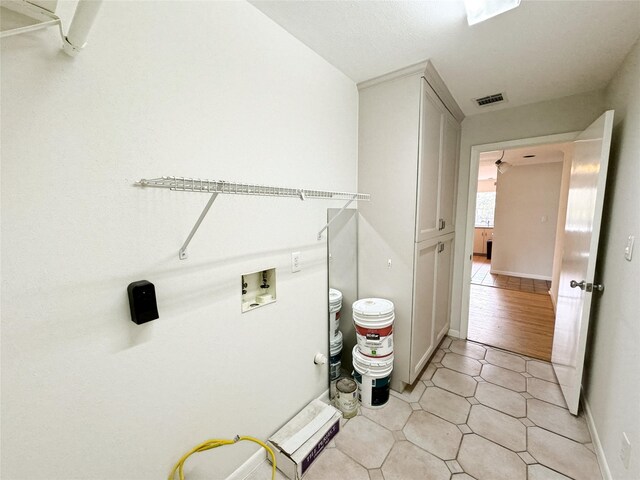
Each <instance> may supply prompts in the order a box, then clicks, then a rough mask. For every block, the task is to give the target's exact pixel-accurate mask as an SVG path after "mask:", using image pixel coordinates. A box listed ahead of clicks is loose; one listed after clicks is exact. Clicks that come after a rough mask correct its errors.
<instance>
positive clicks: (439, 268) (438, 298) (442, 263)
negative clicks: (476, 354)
mask: <svg viewBox="0 0 640 480" xmlns="http://www.w3.org/2000/svg"><path fill="white" fill-rule="evenodd" d="M439 238H440V241H439V242H438V246H437V249H436V251H437V257H436V291H435V315H434V326H433V332H434V333H433V337H434V338H433V344H434V346H435V345H438V344H439V343H440V340H442V337H444V336H445V335H446V334H447V332H448V331H449V314H450V312H451V269H452V268H453V239H454V236H453V234H452V233H451V234H449V235H446V236H444V237H439Z"/></svg>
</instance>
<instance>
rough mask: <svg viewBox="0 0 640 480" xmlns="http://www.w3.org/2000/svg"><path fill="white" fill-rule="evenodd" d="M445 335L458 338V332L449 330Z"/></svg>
mask: <svg viewBox="0 0 640 480" xmlns="http://www.w3.org/2000/svg"><path fill="white" fill-rule="evenodd" d="M447 335H449V336H450V337H455V338H460V330H453V329H450V330H449V332H447Z"/></svg>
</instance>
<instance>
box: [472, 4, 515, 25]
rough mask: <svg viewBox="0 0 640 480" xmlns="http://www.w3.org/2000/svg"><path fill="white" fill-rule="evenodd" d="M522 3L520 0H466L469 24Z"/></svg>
mask: <svg viewBox="0 0 640 480" xmlns="http://www.w3.org/2000/svg"><path fill="white" fill-rule="evenodd" d="M519 5H520V0H464V8H465V10H466V11H467V22H468V23H469V26H471V25H475V24H476V23H480V22H484V21H485V20H488V19H490V18H492V17H495V16H496V15H500V14H501V13H504V12H508V11H509V10H512V9H514V8H516V7H517V6H519Z"/></svg>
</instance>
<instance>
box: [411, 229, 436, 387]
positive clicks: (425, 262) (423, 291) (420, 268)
mask: <svg viewBox="0 0 640 480" xmlns="http://www.w3.org/2000/svg"><path fill="white" fill-rule="evenodd" d="M437 247H438V241H437V240H433V239H432V240H425V241H424V242H420V243H417V244H416V251H415V276H414V283H413V316H412V322H411V362H410V370H409V372H410V374H409V383H413V382H414V380H415V379H416V378H417V376H418V375H419V374H420V371H421V370H422V368H423V367H424V366H425V364H426V363H427V360H429V357H430V356H431V353H432V352H433V349H434V343H433V315H434V293H435V287H436V283H435V274H436V256H437Z"/></svg>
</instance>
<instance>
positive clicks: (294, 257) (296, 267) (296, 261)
mask: <svg viewBox="0 0 640 480" xmlns="http://www.w3.org/2000/svg"><path fill="white" fill-rule="evenodd" d="M300 269H301V266H300V252H293V253H292V254H291V272H292V273H295V272H299V271H300Z"/></svg>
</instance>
